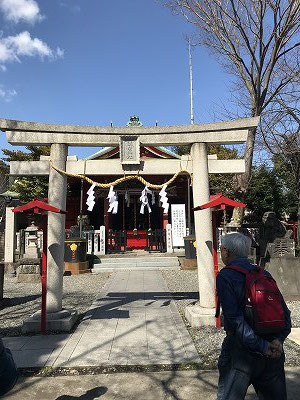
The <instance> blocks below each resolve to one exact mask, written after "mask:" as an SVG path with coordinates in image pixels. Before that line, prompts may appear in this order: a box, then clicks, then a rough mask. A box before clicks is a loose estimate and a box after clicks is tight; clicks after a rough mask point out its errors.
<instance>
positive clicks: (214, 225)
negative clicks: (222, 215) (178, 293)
mask: <svg viewBox="0 0 300 400" xmlns="http://www.w3.org/2000/svg"><path fill="white" fill-rule="evenodd" d="M212 228H213V259H214V271H215V294H216V308H217V301H218V298H217V288H216V279H217V274H218V272H219V266H218V249H217V211H213V210H212ZM220 327H221V321H220V316H218V317H217V318H216V328H220Z"/></svg>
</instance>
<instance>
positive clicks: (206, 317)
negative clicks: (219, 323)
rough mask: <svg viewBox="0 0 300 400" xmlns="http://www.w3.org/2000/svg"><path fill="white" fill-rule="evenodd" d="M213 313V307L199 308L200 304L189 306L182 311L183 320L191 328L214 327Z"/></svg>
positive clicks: (214, 310) (214, 311)
mask: <svg viewBox="0 0 300 400" xmlns="http://www.w3.org/2000/svg"><path fill="white" fill-rule="evenodd" d="M200 297H201V295H200ZM215 313H216V309H215V307H213V308H204V307H201V306H200V303H196V304H191V305H189V306H187V307H186V308H185V310H184V315H185V318H186V319H187V320H188V321H189V323H190V325H191V326H192V327H201V326H216V318H215Z"/></svg>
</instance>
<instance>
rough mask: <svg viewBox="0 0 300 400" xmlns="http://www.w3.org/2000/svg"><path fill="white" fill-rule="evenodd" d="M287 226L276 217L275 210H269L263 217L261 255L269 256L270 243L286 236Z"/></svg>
mask: <svg viewBox="0 0 300 400" xmlns="http://www.w3.org/2000/svg"><path fill="white" fill-rule="evenodd" d="M286 233H287V232H286V228H285V226H284V224H283V223H282V222H280V221H279V219H278V218H277V217H276V214H275V212H274V211H267V212H265V213H264V215H263V217H262V224H261V233H260V246H259V247H260V256H261V257H267V256H268V254H267V253H268V245H269V244H271V243H273V242H274V240H275V239H279V238H284V237H285V235H286Z"/></svg>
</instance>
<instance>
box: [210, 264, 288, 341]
mask: <svg viewBox="0 0 300 400" xmlns="http://www.w3.org/2000/svg"><path fill="white" fill-rule="evenodd" d="M225 268H226V269H233V270H234V271H238V272H241V273H242V274H244V275H245V315H246V320H247V322H248V323H249V324H250V326H251V327H252V328H253V330H254V332H255V333H256V334H258V335H266V334H272V333H277V332H280V331H282V330H283V329H284V327H285V319H284V309H283V303H282V295H281V293H280V290H279V289H278V286H277V284H276V281H275V280H274V279H273V278H272V277H270V276H268V275H266V274H265V271H264V270H263V269H262V268H260V267H258V266H256V269H255V270H253V271H247V270H246V269H245V268H242V267H239V266H237V265H230V266H228V267H225ZM218 302H219V301H218ZM217 312H218V310H217Z"/></svg>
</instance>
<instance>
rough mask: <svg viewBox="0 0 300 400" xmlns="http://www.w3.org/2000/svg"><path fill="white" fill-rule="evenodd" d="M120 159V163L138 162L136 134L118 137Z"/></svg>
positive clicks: (138, 145)
mask: <svg viewBox="0 0 300 400" xmlns="http://www.w3.org/2000/svg"><path fill="white" fill-rule="evenodd" d="M120 159H121V163H122V164H139V163H140V140H139V137H138V136H121V137H120Z"/></svg>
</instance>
